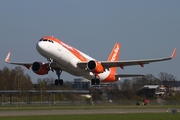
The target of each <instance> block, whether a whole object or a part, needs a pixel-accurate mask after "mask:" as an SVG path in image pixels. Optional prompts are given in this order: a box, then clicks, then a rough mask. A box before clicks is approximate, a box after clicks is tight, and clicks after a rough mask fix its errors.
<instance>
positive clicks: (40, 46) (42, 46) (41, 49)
mask: <svg viewBox="0 0 180 120" xmlns="http://www.w3.org/2000/svg"><path fill="white" fill-rule="evenodd" d="M36 49H37V51H38V52H41V51H44V49H45V47H44V45H43V43H42V42H38V43H37V44H36Z"/></svg>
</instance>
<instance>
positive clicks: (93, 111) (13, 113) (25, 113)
mask: <svg viewBox="0 0 180 120" xmlns="http://www.w3.org/2000/svg"><path fill="white" fill-rule="evenodd" d="M176 110H177V112H178V111H180V109H176ZM167 112H171V109H90V110H84V109H78V110H77V109H74V110H37V111H36V110H34V111H31V110H28V111H1V112H0V116H31V115H68V114H113V113H114V114H115V113H116V114H117V113H119V114H123V113H124V114H125V113H167Z"/></svg>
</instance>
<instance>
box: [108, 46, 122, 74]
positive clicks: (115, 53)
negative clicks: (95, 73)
mask: <svg viewBox="0 0 180 120" xmlns="http://www.w3.org/2000/svg"><path fill="white" fill-rule="evenodd" d="M120 47H121V45H120V44H119V43H116V44H115V45H114V48H113V49H112V51H111V54H110V55H109V58H108V60H107V61H111V62H113V61H118V58H119V53H120ZM110 69H111V71H113V72H116V67H113V68H110Z"/></svg>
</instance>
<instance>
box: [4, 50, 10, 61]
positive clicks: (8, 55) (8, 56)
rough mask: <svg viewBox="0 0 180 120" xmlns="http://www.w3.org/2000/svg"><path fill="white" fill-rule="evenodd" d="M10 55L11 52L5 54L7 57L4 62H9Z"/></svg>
mask: <svg viewBox="0 0 180 120" xmlns="http://www.w3.org/2000/svg"><path fill="white" fill-rule="evenodd" d="M10 55H11V52H8V54H7V57H6V59H5V62H7V63H8V62H9V60H10Z"/></svg>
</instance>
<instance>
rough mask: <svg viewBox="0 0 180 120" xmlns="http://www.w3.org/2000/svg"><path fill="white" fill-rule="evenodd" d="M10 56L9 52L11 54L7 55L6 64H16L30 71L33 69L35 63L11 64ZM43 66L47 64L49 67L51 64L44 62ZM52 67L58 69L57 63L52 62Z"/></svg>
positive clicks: (15, 63)
mask: <svg viewBox="0 0 180 120" xmlns="http://www.w3.org/2000/svg"><path fill="white" fill-rule="evenodd" d="M10 55H11V53H10V52H9V53H8V54H7V57H6V59H5V62H6V63H9V64H14V65H22V66H25V67H26V68H27V69H30V68H31V66H32V64H33V63H26V62H10V61H9V60H10ZM42 64H47V65H48V64H49V63H48V62H42ZM50 65H51V67H52V68H58V67H57V65H56V63H54V62H52V63H51V64H50Z"/></svg>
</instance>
